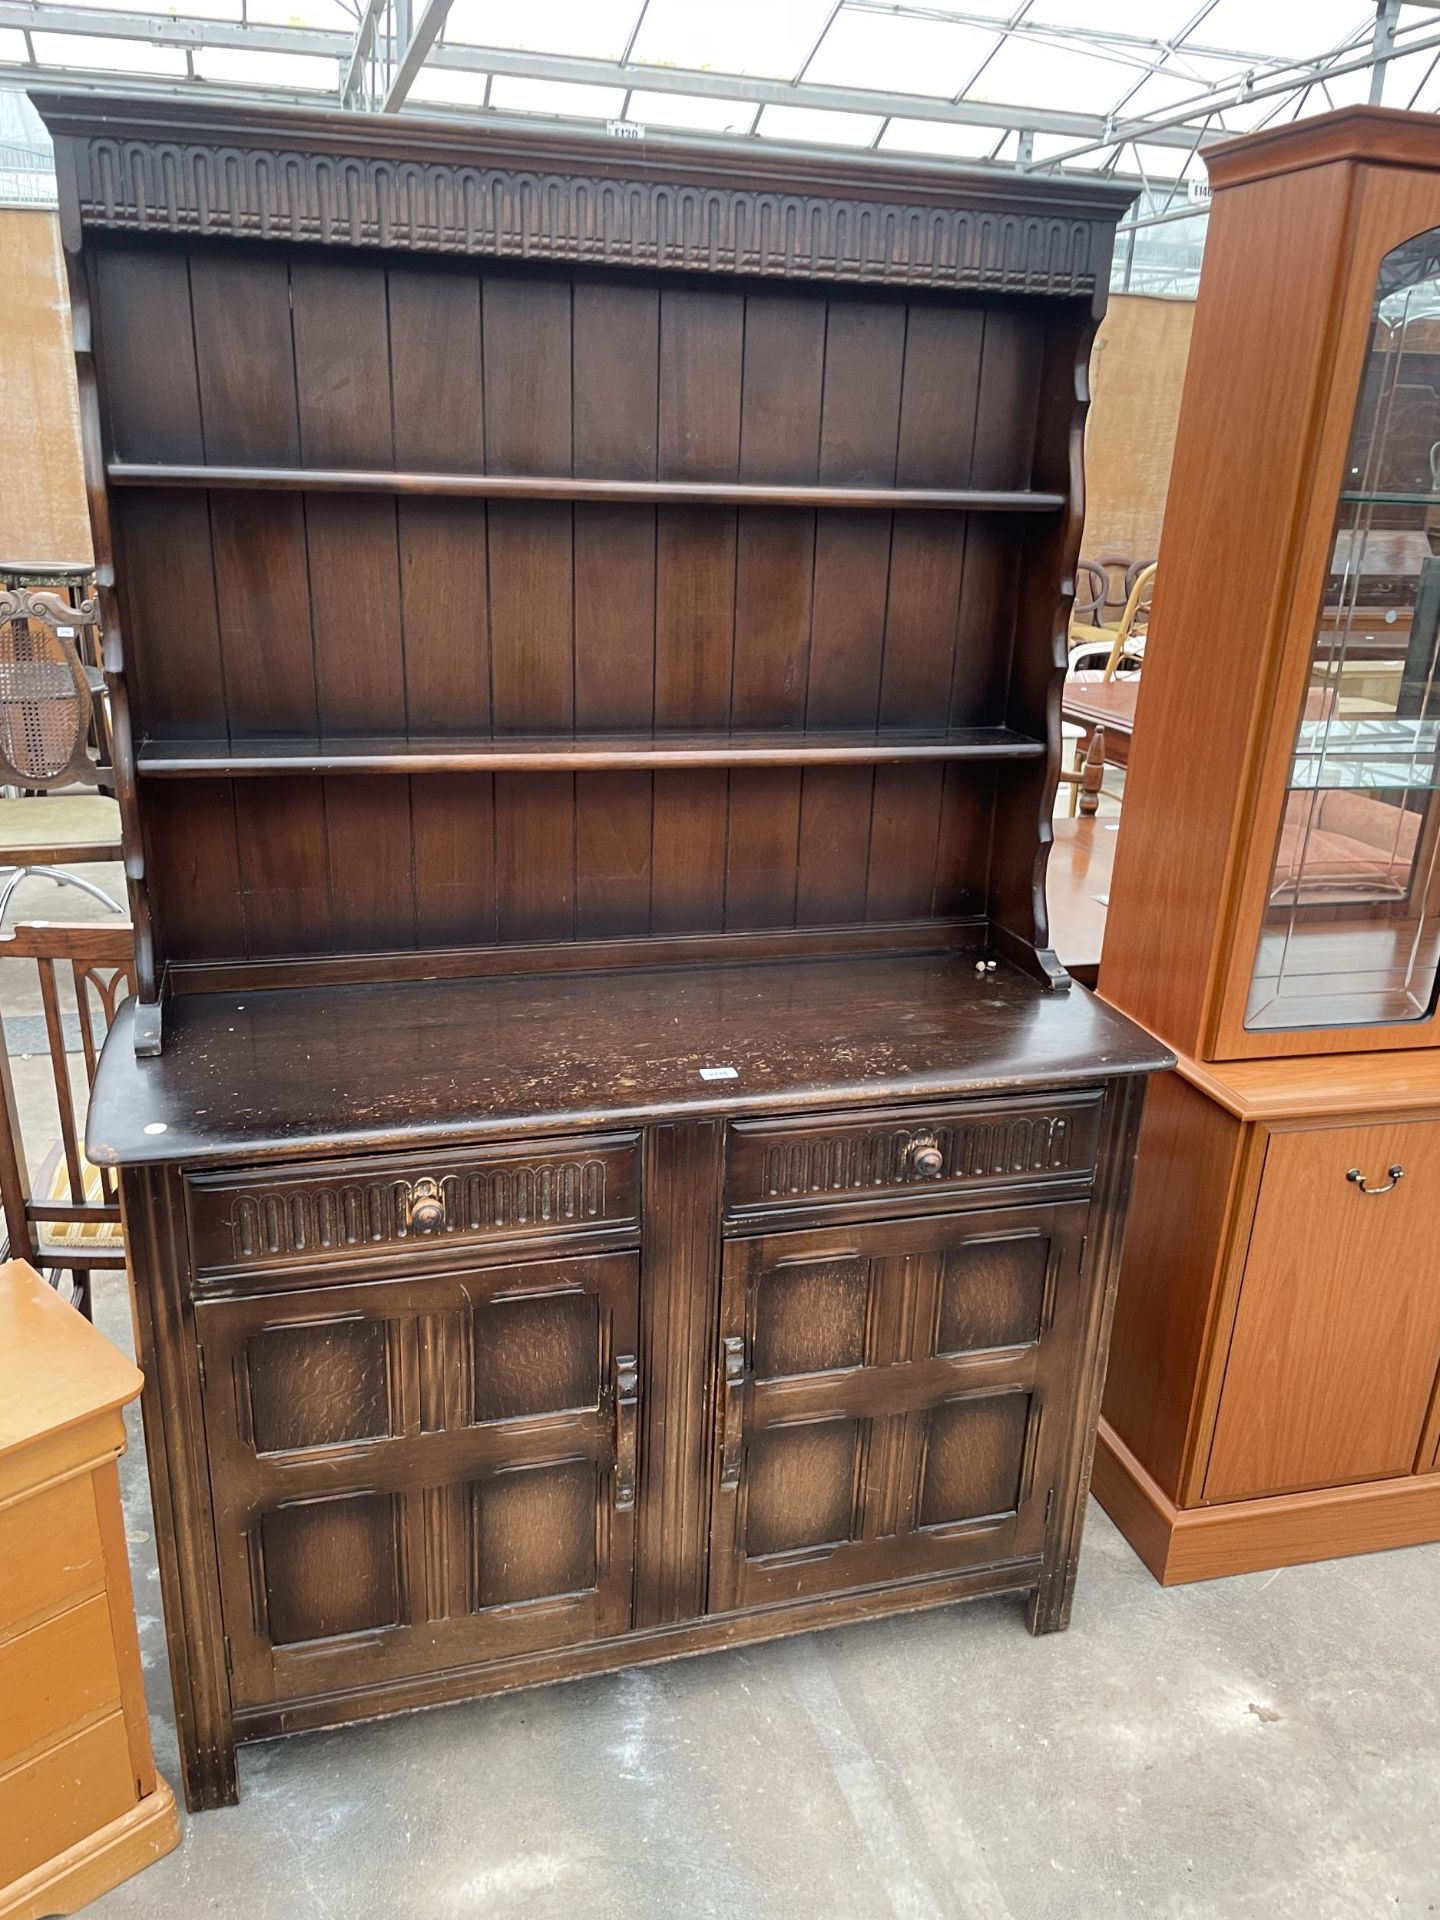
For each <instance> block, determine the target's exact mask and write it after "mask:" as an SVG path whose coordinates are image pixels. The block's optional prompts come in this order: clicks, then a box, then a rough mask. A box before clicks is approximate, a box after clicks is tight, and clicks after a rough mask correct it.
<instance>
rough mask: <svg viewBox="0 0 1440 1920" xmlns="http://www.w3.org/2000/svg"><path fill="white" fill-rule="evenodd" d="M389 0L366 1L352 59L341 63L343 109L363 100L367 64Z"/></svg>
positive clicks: (353, 47) (356, 34)
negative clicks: (363, 84)
mask: <svg viewBox="0 0 1440 1920" xmlns="http://www.w3.org/2000/svg"><path fill="white" fill-rule="evenodd" d="M388 4H389V0H365V11H364V12H363V13H362V14H361V15H360V24H359V26H358V27H356V29H355V39H354V42H353V43H352V45H351V48H350V58H349V59H348V60H342V61H341V63H340V104H341V106H342V107H349V106H354V105H355V104H356V103H357V102H358V101H359V100H360V99H361V98H362V91H363V90H362V84H361V83H362V82H363V80H364V77H365V62H366V61H367V60H368V59H369V58H370V52H371V49H372V48H373V46H374V45H375V29H376V28H377V26H378V25H379V24H380V19H381V16H382V15H383V14H384V12H385V8H386V6H387V5H388Z"/></svg>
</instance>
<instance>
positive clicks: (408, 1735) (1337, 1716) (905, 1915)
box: [0, 802, 1440, 1920]
mask: <svg viewBox="0 0 1440 1920" xmlns="http://www.w3.org/2000/svg"><path fill="white" fill-rule="evenodd" d="M22 804H24V805H26V806H29V805H31V804H32V803H28V802H27V803H22ZM55 804H57V805H59V804H65V803H64V802H56V803H55ZM81 804H82V805H85V804H94V803H83V802H82V803H81ZM102 804H103V803H102ZM10 812H11V809H10V808H9V807H7V806H4V805H3V804H0V843H3V840H4V839H5V838H6V827H7V825H8V824H9V821H8V819H7V818H6V816H8V815H9V814H10ZM67 819H74V820H75V826H74V828H73V829H72V832H73V833H77V834H82V835H83V834H89V833H91V832H93V831H95V830H96V827H95V824H94V823H92V822H90V821H89V820H88V819H87V820H85V821H80V820H79V818H78V816H67ZM24 820H25V823H26V831H27V833H28V836H29V837H31V838H38V837H41V832H42V829H41V828H40V826H39V822H38V821H37V820H36V819H35V816H34V815H33V814H26V815H25V816H24ZM49 831H51V829H50V827H49V826H48V825H47V826H46V827H45V828H44V829H43V832H45V833H48V832H49ZM57 831H59V830H58V829H57ZM12 837H13V836H12ZM22 837H24V836H22ZM95 877H97V878H101V879H102V880H103V879H104V878H105V877H106V876H105V875H103V874H100V873H97V874H96V876H95ZM111 877H113V876H111ZM23 906H24V911H25V917H27V918H28V917H34V916H37V915H45V916H47V917H50V918H56V919H59V918H69V917H72V916H73V917H75V918H89V917H91V909H90V905H89V903H88V902H86V901H84V900H83V898H82V897H81V896H79V895H76V894H73V893H69V894H65V895H58V894H54V893H47V889H46V888H45V886H44V885H43V883H38V882H37V883H35V885H34V887H33V889H32V890H31V891H28V892H27V893H26V895H25V896H24V897H23ZM94 911H95V912H96V913H98V911H99V910H98V909H95V910H94ZM20 968H21V963H19V962H14V961H0V1007H3V1009H4V1011H5V1014H6V1017H7V1021H9V1020H10V1019H11V1017H12V1016H13V1015H14V1014H17V1013H19V1014H25V1013H34V1012H37V1011H38V1000H36V1001H34V1002H33V1004H32V1002H31V999H30V995H31V993H32V992H33V989H32V988H31V987H30V985H29V983H28V982H27V981H26V980H25V979H24V978H23V977H22V976H21V972H20ZM30 971H31V976H32V977H33V969H32V970H30ZM46 1075H47V1068H46V1063H45V1062H44V1061H42V1060H35V1061H33V1062H30V1063H27V1064H25V1065H23V1066H22V1067H21V1068H20V1069H18V1070H17V1086H18V1088H19V1092H20V1098H21V1100H22V1103H23V1104H26V1105H28V1104H29V1102H30V1099H31V1096H32V1092H33V1096H34V1098H35V1099H36V1100H37V1101H38V1100H39V1099H40V1097H41V1095H40V1090H41V1089H42V1088H43V1086H44V1083H45V1079H46ZM43 1131H44V1129H42V1128H40V1127H39V1126H37V1132H43ZM43 1144H44V1143H43V1140H42V1142H41V1148H42V1150H43ZM96 1291H97V1303H96V1306H97V1319H98V1320H99V1323H100V1324H101V1326H102V1327H103V1328H104V1330H105V1331H106V1332H107V1333H108V1334H109V1335H110V1336H111V1338H112V1339H114V1340H115V1341H116V1343H117V1344H118V1345H121V1346H126V1347H128V1345H129V1338H130V1334H129V1315H128V1309H127V1306H126V1303H125V1297H124V1290H123V1287H122V1285H121V1284H120V1282H119V1281H118V1279H116V1278H115V1277H113V1276H102V1277H101V1279H100V1280H99V1282H98V1283H97V1289H96ZM131 1432H132V1444H131V1450H130V1452H129V1454H128V1455H127V1457H126V1460H125V1462H124V1465H123V1470H122V1472H123V1482H124V1488H125V1499H126V1512H127V1518H128V1524H129V1532H130V1541H131V1552H132V1560H133V1567H134V1576H135V1593H136V1601H137V1605H138V1609H139V1614H140V1622H141V1644H142V1649H143V1653H144V1659H145V1664H146V1676H147V1683H148V1686H149V1691H150V1703H151V1709H152V1714H153V1716H154V1725H155V1737H156V1750H157V1756H158V1759H159V1763H160V1766H161V1768H162V1770H163V1771H164V1772H165V1773H166V1774H167V1775H168V1777H169V1778H170V1779H171V1781H172V1782H173V1781H175V1780H176V1779H177V1778H178V1770H177V1765H176V1752H175V1735H174V1725H173V1720H172V1717H171V1709H170V1689H169V1677H168V1671H167V1667H166V1660H165V1643H164V1627H163V1623H162V1621H161V1618H160V1601H159V1585H158V1577H157V1574H156V1570H155V1553H154V1542H153V1538H152V1534H151V1523H150V1514H149V1500H148V1488H147V1485H146V1479H145V1467H144V1447H143V1440H142V1437H141V1434H140V1428H139V1421H138V1418H134V1417H132V1420H131ZM1437 1621H1440V1547H1427V1548H1416V1549H1412V1550H1410V1551H1409V1552H1405V1553H1391V1554H1382V1555H1378V1556H1374V1557H1371V1558H1368V1559H1359V1560H1343V1561H1335V1562H1331V1563H1330V1564H1328V1565H1325V1566H1318V1567H1299V1568H1294V1569H1291V1570H1287V1571H1285V1572H1282V1573H1272V1574H1257V1575H1252V1576H1250V1577H1248V1578H1245V1579H1239V1580H1225V1581H1216V1582H1212V1583H1210V1584H1208V1585H1205V1586H1199V1587H1188V1588H1179V1589H1176V1590H1174V1591H1172V1592H1169V1593H1165V1592H1162V1591H1161V1589H1160V1588H1159V1587H1157V1586H1156V1585H1155V1584H1154V1582H1153V1581H1152V1580H1151V1578H1150V1576H1149V1574H1147V1573H1146V1572H1145V1570H1144V1568H1143V1567H1142V1566H1141V1565H1140V1563H1139V1561H1138V1560H1136V1559H1135V1558H1134V1556H1133V1555H1132V1554H1131V1552H1130V1550H1129V1548H1128V1547H1127V1546H1126V1544H1125V1542H1124V1541H1123V1540H1122V1539H1121V1538H1120V1536H1119V1535H1118V1534H1117V1533H1116V1532H1115V1530H1114V1528H1113V1527H1111V1525H1110V1523H1109V1521H1108V1520H1107V1519H1106V1518H1105V1516H1104V1514H1102V1513H1101V1512H1100V1511H1099V1509H1098V1508H1095V1507H1093V1506H1092V1509H1091V1518H1090V1529H1089V1533H1088V1536H1087V1541H1086V1548H1085V1554H1084V1557H1083V1560H1082V1567H1081V1578H1080V1589H1079V1595H1078V1598H1077V1602H1076V1609H1075V1624H1074V1626H1073V1627H1072V1628H1071V1630H1070V1632H1069V1633H1068V1634H1062V1635H1058V1636H1055V1637H1053V1638H1050V1639H1047V1640H1031V1639H1030V1638H1029V1636H1028V1635H1027V1633H1026V1632H1025V1628H1024V1623H1023V1619H1022V1608H1021V1606H1020V1604H1019V1603H1018V1602H1015V1601H1013V1600H987V1601H980V1602H977V1603H974V1604H972V1605H970V1606H968V1607H959V1608H952V1609H950V1610H949V1611H946V1612H941V1613H934V1614H920V1615H915V1616H912V1617H910V1618H908V1619H901V1620H895V1621H882V1622H877V1623H873V1624H869V1625H864V1626H856V1627H848V1628H844V1629H841V1630H839V1631H837V1632H833V1633H829V1634H816V1635H811V1636H808V1637H805V1638H801V1639H798V1640H792V1641H782V1642H779V1643H777V1644H775V1645H773V1646H768V1647H758V1648H751V1649H748V1650H743V1651H737V1652H731V1653H724V1654H712V1655H709V1656H706V1657H705V1658H703V1659H697V1660H691V1661H682V1662H679V1663H677V1664H675V1665H672V1666H669V1667H662V1668H651V1669H649V1670H645V1671H639V1672H634V1673H629V1674H623V1675H620V1676H617V1677H614V1678H607V1679H596V1680H586V1681H580V1682H576V1683H575V1684H573V1685H570V1686H565V1687H552V1688H549V1689H546V1690H542V1691H538V1692H533V1693H521V1694H512V1695H510V1696H508V1697H507V1698H504V1699H498V1700H489V1701H480V1702H477V1703H475V1704H474V1705H470V1706H461V1707H450V1708H444V1709H440V1710H436V1711H434V1712H430V1713H422V1714H416V1715H411V1716H408V1717H404V1718H400V1719H395V1720H390V1721H384V1722H379V1723H376V1724H375V1725H372V1726H368V1727H355V1728H350V1729H347V1730H344V1731H342V1732H338V1733H333V1734H311V1735H306V1736H303V1737H300V1738H297V1739H293V1740H287V1741H275V1742H271V1743H269V1744H268V1745H264V1746H256V1747H249V1748H246V1749H242V1753H241V1761H240V1783H241V1796H242V1797H241V1803H240V1805H239V1807H238V1808H235V1809H231V1810H226V1811H225V1812H221V1813H210V1814H204V1815H201V1816H200V1817H199V1818H198V1819H195V1820H187V1821H186V1823H185V1836H184V1841H183V1844H182V1846H181V1847H180V1849H179V1850H178V1851H177V1852H176V1853H174V1854H173V1855H171V1856H170V1857H169V1858H168V1859H166V1860H164V1861H162V1862H160V1863H159V1865H157V1866H155V1867H152V1868H151V1869H150V1870H149V1871H148V1872H146V1873H145V1874H143V1875H141V1876H140V1877H139V1878H138V1879H136V1880H133V1881H130V1882H129V1883H127V1884H126V1885H125V1886H123V1887H120V1888H117V1889H116V1891H115V1892H114V1893H112V1894H109V1895H108V1896H106V1897H105V1898H104V1899H102V1900H100V1901H98V1902H97V1903H95V1905H94V1906H93V1907H91V1908H90V1909H88V1910H87V1911H88V1912H90V1913H93V1914H95V1915H96V1916H97V1920H142V1917H143V1920H168V1917H169V1916H174V1917H175V1920H199V1917H200V1916H211V1917H218V1920H232V1916H233V1920H461V1917H462V1916H464V1917H465V1920H470V1916H475V1917H476V1920H480V1917H481V1916H483V1917H484V1920H611V1917H612V1916H615V1920H620V1916H623V1917H624V1920H1251V1917H1252V1916H1253V1917H1254V1920H1262V1917H1263V1920H1292V1916H1293V1917H1294V1920H1352V1917H1353V1920H1376V1917H1377V1916H1381V1915H1398V1916H1406V1917H1408V1916H1411V1915H1424V1914H1435V1913H1440V1825H1437V1817H1436V1808H1437V1807H1440V1627H1437Z"/></svg>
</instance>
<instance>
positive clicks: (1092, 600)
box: [1070, 560, 1108, 627]
mask: <svg viewBox="0 0 1440 1920" xmlns="http://www.w3.org/2000/svg"><path fill="white" fill-rule="evenodd" d="M1107 589H1108V582H1107V580H1106V578H1105V569H1104V568H1103V567H1102V566H1101V565H1100V563H1099V561H1098V560H1077V561H1076V563H1075V602H1074V605H1073V606H1072V607H1071V609H1070V623H1071V626H1072V627H1073V626H1074V624H1075V622H1076V621H1077V620H1078V621H1079V622H1080V623H1081V624H1082V625H1083V626H1089V627H1098V626H1099V625H1100V619H1101V615H1102V614H1103V613H1104V611H1105V594H1106V592H1107Z"/></svg>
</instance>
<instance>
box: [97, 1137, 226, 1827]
mask: <svg viewBox="0 0 1440 1920" xmlns="http://www.w3.org/2000/svg"><path fill="white" fill-rule="evenodd" d="M120 1197H121V1208H122V1212H123V1216H124V1221H125V1235H126V1251H127V1253H128V1256H129V1261H130V1288H131V1295H130V1298H131V1307H132V1311H133V1314H134V1320H135V1347H136V1358H137V1359H138V1361H139V1363H140V1367H141V1370H142V1371H143V1372H144V1375H145V1390H144V1393H143V1394H142V1395H141V1400H140V1408H141V1413H142V1415H143V1417H144V1421H145V1451H146V1456H147V1459H148V1462H149V1468H150V1497H151V1503H152V1508H153V1512H154V1520H155V1547H156V1552H157V1554H158V1557H159V1561H160V1592H161V1598H162V1600H163V1602H164V1607H165V1636H166V1640H167V1642H168V1645H169V1653H170V1684H171V1690H172V1692H173V1695H174V1700H175V1725H176V1730H177V1732H178V1733H179V1736H180V1763H181V1769H182V1780H183V1785H184V1789H185V1804H186V1806H187V1807H188V1808H189V1809H190V1811H191V1812H192V1813H199V1812H202V1811H204V1810H205V1809H206V1808H210V1807H228V1806H234V1805H235V1803H236V1801H237V1800H238V1799H239V1797H240V1791H239V1787H238V1784H237V1782H236V1777H235V1728H234V1721H233V1718H232V1715H231V1710H230V1682H229V1674H228V1670H227V1666H226V1660H225V1636H224V1630H223V1626H222V1622H221V1613H220V1584H219V1575H218V1571H217V1569H216V1566H215V1554H214V1548H213V1545H212V1524H213V1523H212V1518H211V1511H210V1476H209V1468H208V1465H207V1457H206V1451H205V1429H204V1415H203V1410H202V1407H201V1403H200V1381H199V1367H198V1361H197V1356H196V1347H195V1336H194V1328H193V1326H192V1325H191V1321H190V1313H189V1303H188V1293H189V1274H190V1264H189V1248H188V1243H187V1241H186V1236H185V1216H184V1196H183V1193H182V1191H181V1184H180V1176H179V1174H178V1173H176V1172H174V1171H173V1170H171V1169H149V1168H134V1169H129V1168H127V1169H126V1171H125V1172H124V1174H123V1175H122V1177H121V1195H120Z"/></svg>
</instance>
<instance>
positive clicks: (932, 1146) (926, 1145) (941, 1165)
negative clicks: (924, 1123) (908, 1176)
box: [910, 1133, 945, 1180]
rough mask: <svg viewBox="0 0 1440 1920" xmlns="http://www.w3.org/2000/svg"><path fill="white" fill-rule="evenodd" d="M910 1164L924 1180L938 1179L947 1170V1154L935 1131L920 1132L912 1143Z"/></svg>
mask: <svg viewBox="0 0 1440 1920" xmlns="http://www.w3.org/2000/svg"><path fill="white" fill-rule="evenodd" d="M910 1165H911V1167H912V1168H913V1170H914V1171H915V1172H916V1173H917V1174H918V1175H919V1176H920V1178H921V1179H922V1180H938V1179H939V1178H940V1175H941V1174H942V1173H944V1171H945V1155H944V1154H943V1153H942V1152H941V1151H940V1147H939V1143H938V1142H937V1141H936V1139H935V1136H934V1134H933V1133H922V1134H918V1135H917V1136H916V1137H915V1139H914V1140H912V1141H911V1143H910Z"/></svg>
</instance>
